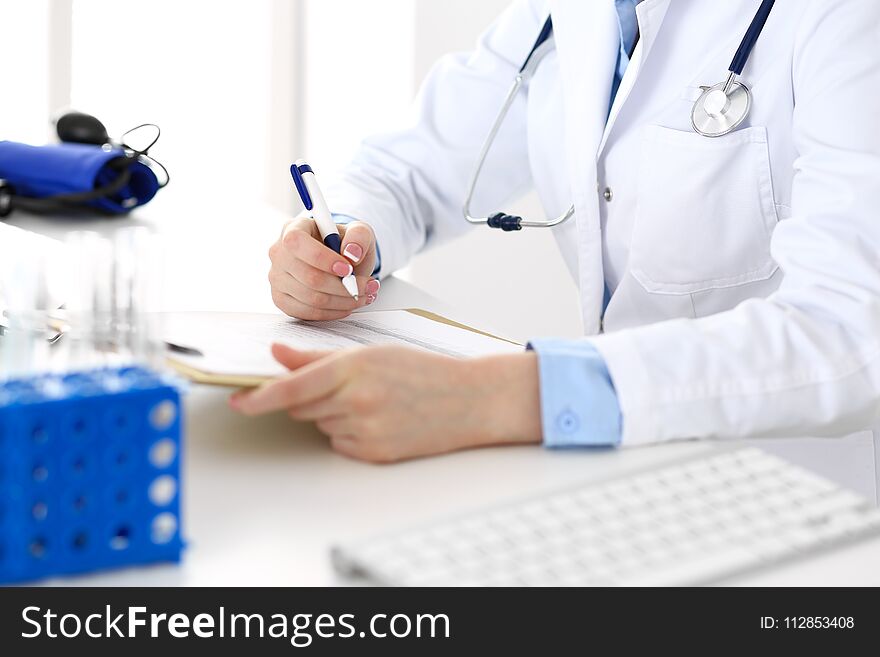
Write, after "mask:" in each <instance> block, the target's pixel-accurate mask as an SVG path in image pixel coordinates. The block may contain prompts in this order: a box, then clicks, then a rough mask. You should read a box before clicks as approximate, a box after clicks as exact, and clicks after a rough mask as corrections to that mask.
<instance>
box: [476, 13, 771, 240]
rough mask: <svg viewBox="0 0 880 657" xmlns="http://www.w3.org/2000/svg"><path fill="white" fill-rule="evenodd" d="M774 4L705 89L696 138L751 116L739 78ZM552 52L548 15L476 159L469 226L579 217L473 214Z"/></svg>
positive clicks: (518, 225) (510, 227) (696, 114)
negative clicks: (481, 186) (507, 124)
mask: <svg viewBox="0 0 880 657" xmlns="http://www.w3.org/2000/svg"><path fill="white" fill-rule="evenodd" d="M775 2H776V0H762V2H761V6H760V7H758V11H757V13H756V14H755V17H754V18H753V19H752V23H751V25H749V29H748V30H747V31H746V34H745V36H744V37H743V40H742V42H741V43H740V45H739V48H738V49H737V51H736V54H735V55H734V56H733V61H732V62H731V63H730V68H729V70H728V73H729V75H728V76H727V79H726V80H725V81H724V82H720V83H718V84H716V85H715V86H712V87H701V89H702V91H703V93H702V94H701V95H700V97H699V98H698V99H697V101H696V102H695V103H694V107H693V110H692V111H691V125H692V126H693V128H694V131H695V132H697V134H700V135H702V136H703V137H710V138H714V137H722V136H724V135H727V134H730V133H731V132H733V131H734V130H736V129H737V128H738V127H739V126H740V125H741V124H742V122H743V121H745V120H746V117H748V115H749V111H750V110H751V109H752V92H751V91H750V90H749V88H748V87H747V86H746V85H744V84H743V83H742V82H739V81H738V80H737V78H738V77H739V76H740V75H742V72H743V69H744V68H745V66H746V62H748V61H749V56H750V55H751V54H752V50H753V49H754V47H755V44H756V43H757V42H758V38H759V37H760V36H761V32H762V31H763V30H764V25H765V24H766V23H767V18H768V17H769V16H770V12H771V11H772V9H773V5H774V4H775ZM553 47H554V44H553V19H552V17H549V16H548V17H547V20H546V21H545V22H544V26H543V27H542V28H541V32H540V34H538V38H537V40H536V41H535V45H534V46H532V49H531V50H530V51H529V54H528V56H527V57H526V59H525V61H524V62H523V65H522V66H521V67H520V69H519V72H518V73H517V75H516V77H515V78H514V79H513V84H512V85H511V87H510V90H509V91H508V92H507V96H506V97H505V99H504V103H503V104H502V105H501V109H500V110H499V112H498V116H497V117H496V118H495V122H494V123H493V124H492V128H491V130H489V134H488V135H487V136H486V140H485V141H484V142H483V146H482V148H481V149H480V154H479V155H478V156H477V163H476V166H475V167H474V171H473V174H472V175H471V181H470V184H469V185H468V190H467V196H466V197H465V200H464V207H463V209H462V213H463V214H464V218H465V219H467V220H468V222H469V223H472V224H486V225H487V226H489V228H500V229H501V230H503V231H514V230H521V229H522V228H551V227H553V226H558V225H559V224H561V223H563V222H565V221H568V220H569V219H570V218H571V217H572V216H573V215H574V205H571V206H570V207H569V208H568V210H566V211H565V213H564V214H561V215H559V216H558V217H555V218H553V219H546V220H544V221H526V220H525V219H523V218H522V217H517V216H513V215H509V214H505V213H504V212H497V213H495V214H493V215H491V216H488V217H473V216H471V210H470V207H471V202H472V200H473V197H474V191H475V190H476V187H477V181H478V180H479V178H480V173H481V172H482V170H483V165H485V163H486V157H487V156H488V154H489V149H490V148H491V147H492V144H493V143H494V141H495V138H496V137H497V136H498V131H499V130H500V129H501V125H502V124H503V123H504V119H505V118H506V117H507V113H508V111H509V110H510V107H511V105H513V101H514V100H515V98H516V96H517V94H518V93H519V90H520V89H521V88H522V87H523V86H524V85H525V84H526V83H527V82H528V81H529V80H530V79H531V78H532V76H533V75H534V74H535V71H536V70H537V69H538V65H539V64H540V63H541V61H542V60H543V59H544V57H546V56H547V55H548V54H549V53H550V51H552V50H553Z"/></svg>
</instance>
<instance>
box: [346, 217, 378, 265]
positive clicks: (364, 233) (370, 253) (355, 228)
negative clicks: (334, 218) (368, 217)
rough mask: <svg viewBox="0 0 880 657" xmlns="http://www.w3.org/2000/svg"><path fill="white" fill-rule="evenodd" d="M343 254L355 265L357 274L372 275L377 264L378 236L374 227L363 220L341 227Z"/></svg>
mask: <svg viewBox="0 0 880 657" xmlns="http://www.w3.org/2000/svg"><path fill="white" fill-rule="evenodd" d="M339 233H340V235H341V236H342V255H344V256H345V257H346V258H348V259H349V260H350V261H351V263H352V264H353V265H354V270H355V273H356V274H361V275H370V274H372V273H373V269H374V268H375V266H376V237H375V234H374V233H373V229H372V228H370V226H369V225H367V224H365V223H363V222H362V221H352V222H351V223H349V224H346V225H344V226H340V227H339Z"/></svg>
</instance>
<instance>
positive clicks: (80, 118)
mask: <svg viewBox="0 0 880 657" xmlns="http://www.w3.org/2000/svg"><path fill="white" fill-rule="evenodd" d="M55 130H56V132H57V133H58V138H59V139H60V140H61V141H68V142H75V143H77V144H97V145H99V146H100V145H102V144H106V143H108V142H109V141H110V136H109V135H108V134H107V128H105V127H104V124H103V123H101V122H100V121H99V120H98V119H96V118H95V117H94V116H92V115H91V114H83V113H82V112H68V113H67V114H63V115H62V116H60V117H59V118H58V120H57V121H56V122H55Z"/></svg>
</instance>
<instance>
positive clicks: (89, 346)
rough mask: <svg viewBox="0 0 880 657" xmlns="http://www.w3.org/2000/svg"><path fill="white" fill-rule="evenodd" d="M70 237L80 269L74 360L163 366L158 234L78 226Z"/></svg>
mask: <svg viewBox="0 0 880 657" xmlns="http://www.w3.org/2000/svg"><path fill="white" fill-rule="evenodd" d="M67 243H68V246H69V248H70V254H71V265H70V267H71V270H72V272H74V273H75V275H74V277H73V278H74V280H72V285H71V288H72V289H71V291H70V293H69V298H70V303H69V304H68V319H69V324H70V328H69V334H70V343H71V345H70V348H71V358H72V362H73V363H75V364H76V365H77V366H79V367H83V366H85V367H88V366H92V367H101V366H115V365H123V364H131V363H137V364H142V365H146V366H149V367H153V368H158V367H161V365H162V359H163V355H164V348H163V347H162V342H161V339H160V338H161V335H160V326H159V315H158V312H157V311H158V310H159V302H160V296H161V288H162V285H161V272H162V267H161V248H160V243H159V240H158V238H157V237H156V236H155V235H154V234H153V233H151V232H150V231H149V230H148V229H146V228H142V227H137V228H123V229H120V230H118V231H117V232H116V233H115V235H114V236H113V238H111V239H108V238H103V237H101V236H99V235H97V234H95V233H89V232H75V233H71V234H70V235H69V236H68V238H67Z"/></svg>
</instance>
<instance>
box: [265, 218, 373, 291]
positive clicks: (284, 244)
mask: <svg viewBox="0 0 880 657" xmlns="http://www.w3.org/2000/svg"><path fill="white" fill-rule="evenodd" d="M278 256H279V260H280V262H281V264H284V263H285V262H287V263H292V262H293V261H294V260H302V261H303V262H305V263H306V264H308V265H311V266H312V267H314V268H315V269H319V270H321V271H323V272H326V273H328V274H335V275H336V277H337V278H339V277H342V276H348V275H349V274H350V273H352V269H353V268H352V265H351V263H350V262H349V261H348V260H346V259H345V258H343V257H342V256H341V255H339V254H338V253H336V252H334V251H333V249H330V248H328V247H327V246H325V245H324V243H323V242H322V241H321V239H320V234H319V233H318V229H317V227H316V226H315V221H314V220H313V219H295V220H294V221H291V222H290V223H289V224H287V226H286V227H285V228H284V233H283V234H282V236H281V250H280V253H279V254H278ZM370 273H372V272H370Z"/></svg>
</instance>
